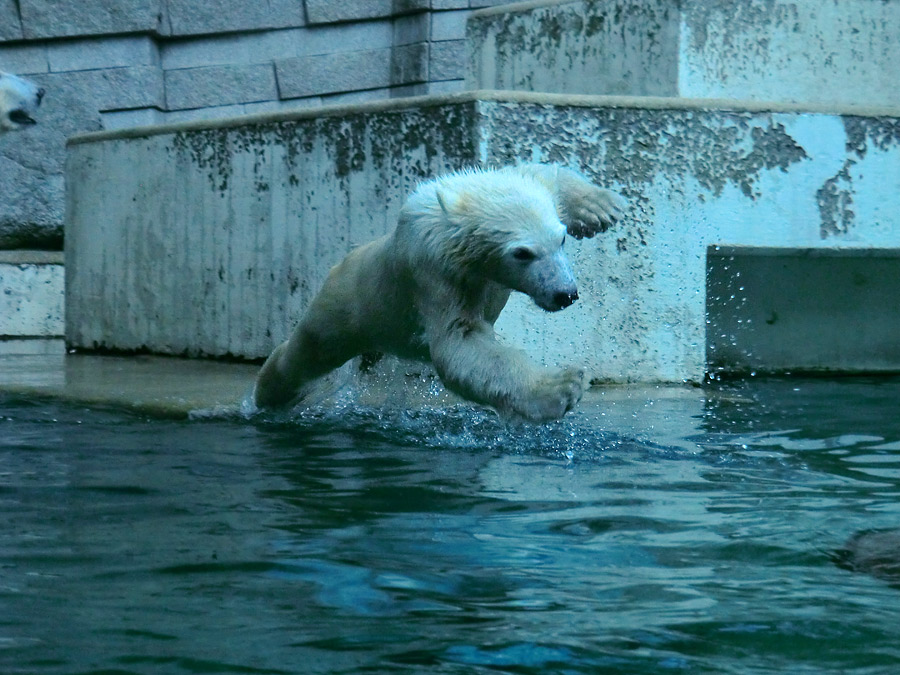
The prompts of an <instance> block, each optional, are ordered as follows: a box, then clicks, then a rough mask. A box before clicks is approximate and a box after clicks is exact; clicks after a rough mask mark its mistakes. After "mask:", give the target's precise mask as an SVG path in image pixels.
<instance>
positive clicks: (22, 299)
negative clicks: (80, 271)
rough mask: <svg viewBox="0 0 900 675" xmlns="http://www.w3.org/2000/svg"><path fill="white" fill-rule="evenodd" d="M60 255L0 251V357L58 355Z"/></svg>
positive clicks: (60, 346)
mask: <svg viewBox="0 0 900 675" xmlns="http://www.w3.org/2000/svg"><path fill="white" fill-rule="evenodd" d="M62 263H63V256H62V253H59V252H56V251H48V252H42V251H28V252H21V251H0V354H22V353H28V354H35V353H38V354H40V353H49V352H62V350H63V330H64V310H63V304H64V297H65V295H64V292H63V291H64V289H63V282H64V279H65V275H64V272H63V264H62Z"/></svg>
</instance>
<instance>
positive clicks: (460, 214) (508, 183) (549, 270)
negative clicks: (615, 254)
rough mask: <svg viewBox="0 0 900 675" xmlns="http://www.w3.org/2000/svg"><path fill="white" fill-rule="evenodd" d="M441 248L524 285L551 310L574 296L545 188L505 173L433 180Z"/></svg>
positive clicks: (472, 267)
mask: <svg viewBox="0 0 900 675" xmlns="http://www.w3.org/2000/svg"><path fill="white" fill-rule="evenodd" d="M434 196H435V198H436V201H437V203H438V204H439V205H440V210H441V212H442V215H443V217H444V219H445V224H446V225H447V227H446V233H445V236H442V237H439V238H438V239H439V240H441V248H443V253H442V254H441V255H442V257H444V258H445V259H446V260H447V261H449V262H450V265H451V267H452V268H453V269H455V270H458V271H459V272H460V273H462V274H464V275H466V276H468V277H469V278H471V277H472V276H483V277H484V278H486V279H489V280H491V281H494V282H496V283H498V284H500V285H501V286H503V287H505V288H509V289H512V290H514V291H520V292H522V293H525V294H526V295H528V296H529V297H531V299H532V300H534V302H535V303H536V304H537V305H538V307H540V308H541V309H544V310H547V311H549V312H555V311H558V310H561V309H564V308H565V307H568V306H569V305H571V304H572V303H573V302H575V301H576V300H577V299H578V290H577V286H576V284H575V275H574V274H573V272H572V266H571V265H570V263H569V260H568V258H567V257H566V255H565V252H564V250H563V244H564V243H565V239H566V227H565V225H563V223H562V222H560V219H559V215H558V213H557V209H556V204H555V203H554V200H553V196H552V195H551V194H550V192H549V190H548V189H547V188H546V187H545V186H544V185H542V184H540V183H539V182H537V181H536V180H533V179H531V178H528V177H524V176H521V175H516V174H512V173H508V172H507V173H499V172H488V171H486V172H470V173H463V174H456V175H454V176H451V177H448V178H446V179H442V180H440V181H439V182H438V183H437V185H436V187H435V193H434Z"/></svg>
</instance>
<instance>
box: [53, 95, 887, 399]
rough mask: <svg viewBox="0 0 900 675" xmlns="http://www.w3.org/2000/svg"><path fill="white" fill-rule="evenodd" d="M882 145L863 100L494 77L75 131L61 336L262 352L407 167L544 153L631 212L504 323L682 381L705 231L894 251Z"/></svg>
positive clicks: (708, 237) (597, 362) (534, 341)
mask: <svg viewBox="0 0 900 675" xmlns="http://www.w3.org/2000/svg"><path fill="white" fill-rule="evenodd" d="M898 153H900V121H898V120H897V119H896V118H893V117H886V116H883V115H879V114H871V115H863V114H850V113H848V112H844V113H839V112H793V111H791V110H790V109H784V108H781V109H774V108H773V107H772V106H752V105H745V106H732V107H730V108H726V109H709V108H708V107H706V105H705V104H704V103H702V102H692V101H679V100H674V99H647V98H643V99H626V98H593V97H564V96H549V95H545V96H542V95H536V94H530V95H526V94H521V95H515V94H500V93H490V92H476V93H472V94H467V95H458V96H455V97H448V98H440V97H437V98H427V99H413V100H409V101H405V102H397V103H395V104H389V103H386V104H381V105H372V106H361V107H349V108H339V109H329V110H322V111H321V112H314V111H309V112H307V113H297V114H294V115H286V116H270V117H262V118H256V119H249V118H245V119H243V120H233V121H229V122H223V123H221V124H220V125H218V126H214V127H204V126H202V125H201V126H194V127H191V126H187V127H176V128H171V129H165V128H163V129H156V130H149V129H148V130H143V131H139V132H135V133H133V134H129V133H120V134H116V133H111V134H100V135H89V136H84V137H81V138H79V139H76V140H75V141H74V142H73V144H72V146H71V148H70V157H69V164H68V180H69V183H70V191H69V199H68V212H67V222H68V223H69V228H70V229H69V232H68V236H67V244H66V246H67V248H66V259H67V269H66V272H67V293H68V297H67V326H66V335H67V339H68V340H69V342H70V343H71V345H72V346H73V347H79V348H88V349H90V348H96V347H104V348H110V349H119V350H134V349H146V350H150V351H154V352H161V353H187V354H192V355H200V354H204V355H225V354H230V355H234V356H240V357H245V358H257V357H262V356H265V355H266V354H267V353H268V351H269V350H270V349H271V348H272V347H273V346H274V345H276V344H277V343H278V342H280V341H281V340H283V339H285V338H286V337H287V335H288V334H289V332H290V330H291V328H292V326H293V324H294V322H295V321H296V319H297V317H298V316H299V315H300V313H301V312H302V310H303V308H304V307H305V304H306V303H307V302H308V300H309V298H310V297H311V295H312V294H313V293H314V292H315V291H316V289H317V288H318V286H319V284H320V282H321V280H322V279H323V278H324V274H325V273H326V271H327V269H328V268H329V267H330V266H331V264H333V263H334V262H335V261H336V260H338V259H339V258H340V257H342V256H343V255H344V254H345V253H346V252H347V251H348V250H349V249H350V248H351V247H352V246H354V245H357V244H359V243H362V242H364V241H368V240H369V239H371V238H374V237H375V236H377V235H379V234H381V233H382V232H385V231H387V230H389V229H390V228H391V227H393V223H394V219H395V216H396V213H397V210H398V209H399V207H400V204H401V203H402V199H403V197H404V195H405V194H407V193H408V191H409V190H410V189H411V188H412V186H413V185H414V183H415V182H416V181H417V180H418V179H420V178H424V177H427V176H431V175H433V174H434V173H438V172H441V171H444V170H447V169H451V168H455V167H458V166H460V165H463V164H467V163H473V162H475V163H481V164H505V163H511V162H515V161H519V160H526V161H553V162H561V163H563V164H566V165H568V166H572V167H575V168H578V169H580V170H582V171H585V172H586V173H587V174H589V175H591V176H593V177H594V178H595V179H596V180H598V181H599V182H601V183H602V184H606V185H609V186H610V187H613V188H615V189H619V190H621V191H622V192H623V193H624V194H625V196H626V197H627V198H628V199H629V200H630V202H631V207H630V210H629V213H628V216H627V218H626V219H625V220H624V222H622V223H621V224H619V225H617V226H616V228H614V229H613V230H611V231H610V232H608V233H607V234H606V235H604V236H600V237H597V238H595V239H591V240H585V241H582V242H574V241H573V242H571V246H568V245H567V250H569V252H570V254H571V255H572V257H573V262H574V265H575V268H576V273H577V275H578V277H579V285H580V295H581V298H582V299H581V300H580V301H579V302H578V303H576V304H575V305H574V306H573V307H571V308H569V309H567V310H566V311H564V312H560V313H557V314H554V315H552V316H551V315H547V314H544V313H542V312H540V311H539V310H537V309H536V308H534V307H533V306H531V305H530V304H529V302H527V301H526V300H525V299H523V298H522V297H521V296H516V297H515V299H514V300H513V301H512V302H511V303H510V306H509V308H508V309H507V311H506V312H505V313H504V315H503V316H501V319H500V321H499V322H498V328H499V329H500V330H501V332H502V334H503V335H505V336H506V337H508V338H509V339H510V340H511V341H513V342H515V343H518V344H522V345H524V346H525V347H526V348H527V349H528V351H529V352H530V353H532V354H533V355H534V356H535V358H538V359H540V360H542V361H544V362H546V363H559V362H567V361H572V360H576V361H581V362H583V363H584V365H585V366H586V368H587V369H588V372H589V373H590V375H591V377H592V378H593V379H595V380H598V381H633V380H638V381H678V380H682V379H687V380H697V379H700V378H702V377H703V374H704V372H705V362H706V339H707V335H706V258H707V249H708V247H709V246H711V245H716V244H730V245H750V246H780V247H806V248H844V247H854V248H859V249H863V248H867V247H879V248H891V247H896V246H897V245H898V244H900V222H898V219H900V216H898V213H900V209H897V208H896V204H894V203H893V202H894V201H896V197H895V196H896V195H897V194H900V161H898V160H900V155H898ZM122 167H129V170H128V171H123V170H122ZM112 177H115V180H113V179H112ZM873 309H877V308H873ZM895 356H896V358H897V359H898V361H900V354H895Z"/></svg>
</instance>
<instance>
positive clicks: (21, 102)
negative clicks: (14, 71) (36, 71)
mask: <svg viewBox="0 0 900 675" xmlns="http://www.w3.org/2000/svg"><path fill="white" fill-rule="evenodd" d="M42 98H44V90H43V89H41V88H40V87H38V86H37V85H36V84H35V83H34V82H31V81H30V80H26V79H25V78H22V77H17V76H16V75H11V74H10V73H4V72H2V71H0V133H3V132H5V131H14V130H16V129H21V128H23V127H25V126H29V125H32V124H35V120H34V117H33V116H34V115H35V113H36V111H37V109H38V106H39V105H40V104H41V99H42Z"/></svg>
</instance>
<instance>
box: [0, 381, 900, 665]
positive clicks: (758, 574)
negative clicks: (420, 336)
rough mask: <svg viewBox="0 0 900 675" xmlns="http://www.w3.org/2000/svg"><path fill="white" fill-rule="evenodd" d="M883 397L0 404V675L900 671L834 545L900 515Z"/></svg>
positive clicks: (879, 391)
mask: <svg viewBox="0 0 900 675" xmlns="http://www.w3.org/2000/svg"><path fill="white" fill-rule="evenodd" d="M898 400H900V380H896V379H882V380H875V379H872V380H865V379H842V380H832V381H827V380H792V379H783V380H777V379H773V380H761V379H759V380H758V379H754V380H750V381H748V382H743V383H735V384H732V385H721V386H720V387H718V388H716V389H710V390H707V391H705V392H698V393H697V394H696V395H691V396H688V397H687V398H685V399H677V398H675V399H667V400H660V401H655V402H652V401H648V402H646V403H641V404H637V405H632V408H628V406H626V405H624V403H623V401H622V400H621V399H615V397H613V398H611V399H609V400H606V399H604V398H603V397H600V398H599V399H597V400H595V401H594V402H593V403H590V402H588V403H586V404H585V406H583V407H582V408H581V409H580V412H579V413H578V414H576V415H574V416H570V417H567V418H566V420H565V421H564V422H562V423H559V424H554V425H546V426H535V425H527V424H514V423H505V422H503V421H501V420H498V419H497V418H496V417H494V416H493V415H491V414H490V413H488V412H485V411H479V410H476V409H473V408H470V407H467V406H464V405H457V406H451V407H449V408H441V409H429V408H427V407H426V408H418V409H415V410H412V411H407V410H405V409H393V410H390V409H388V410H385V409H381V408H377V409H376V408H366V407H365V406H361V405H358V404H352V403H350V404H346V405H344V406H343V407H340V406H339V407H338V408H336V409H334V410H328V409H324V408H323V409H320V410H318V411H313V412H312V413H307V414H305V415H300V416H295V417H293V418H291V419H285V418H282V419H271V418H270V419H265V418H259V417H257V418H253V419H250V420H247V419H244V418H242V417H241V416H240V415H210V416H200V418H198V419H193V420H190V421H183V422H173V421H160V420H154V419H148V418H144V417H142V416H138V415H133V414H127V413H122V412H119V411H115V410H98V409H85V408H83V407H78V406H74V405H65V404H60V403H55V402H47V401H35V400H33V399H25V398H16V397H11V396H6V397H4V398H0V513H2V520H0V523H2V525H0V672H3V673H395V672H396V673H422V672H428V673H669V672H672V673H679V672H684V673H704V672H708V673H776V672H777V673H823V672H825V673H827V672H834V673H891V672H897V670H898V667H900V581H898V579H897V577H896V576H894V577H891V575H890V573H887V574H884V573H881V572H883V571H884V570H881V572H878V571H877V570H873V569H871V568H870V567H869V566H867V563H866V560H864V559H862V557H860V556H859V555H857V554H856V553H855V552H854V551H853V550H850V551H846V550H844V551H842V549H844V548H845V546H847V545H848V544H847V542H848V541H849V540H851V538H852V537H853V536H854V535H857V534H859V533H868V532H869V531H873V530H874V531H880V530H889V529H891V528H898V527H900V517H898V513H900V415H898V414H897V402H898ZM617 410H618V411H619V412H618V413H616V411H617ZM616 414H619V415H620V418H616V417H615V415H616ZM653 416H655V417H654V419H656V420H658V423H654V425H651V426H652V431H650V432H648V431H646V429H647V428H648V427H647V425H646V424H644V425H643V427H641V422H645V421H646V419H648V418H650V417H653ZM628 419H632V420H635V421H636V422H637V427H641V428H644V429H645V431H643V432H634V433H632V432H631V431H628V430H627V428H626V427H627V425H626V424H625V422H624V421H627V420H628ZM637 427H636V428H637ZM864 536H866V535H865V534H864ZM888 536H889V537H890V535H888ZM888 541H889V542H891V541H894V540H891V539H889V540H888ZM850 545H851V546H855V544H853V543H852V542H851V544H850ZM893 553H896V555H897V557H898V558H900V545H898V546H897V547H896V550H895V551H888V553H887V555H888V557H890V555H891V554H893ZM894 569H895V570H896V567H895V568H894ZM889 571H890V570H889ZM869 572H872V573H871V574H870V573H869Z"/></svg>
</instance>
